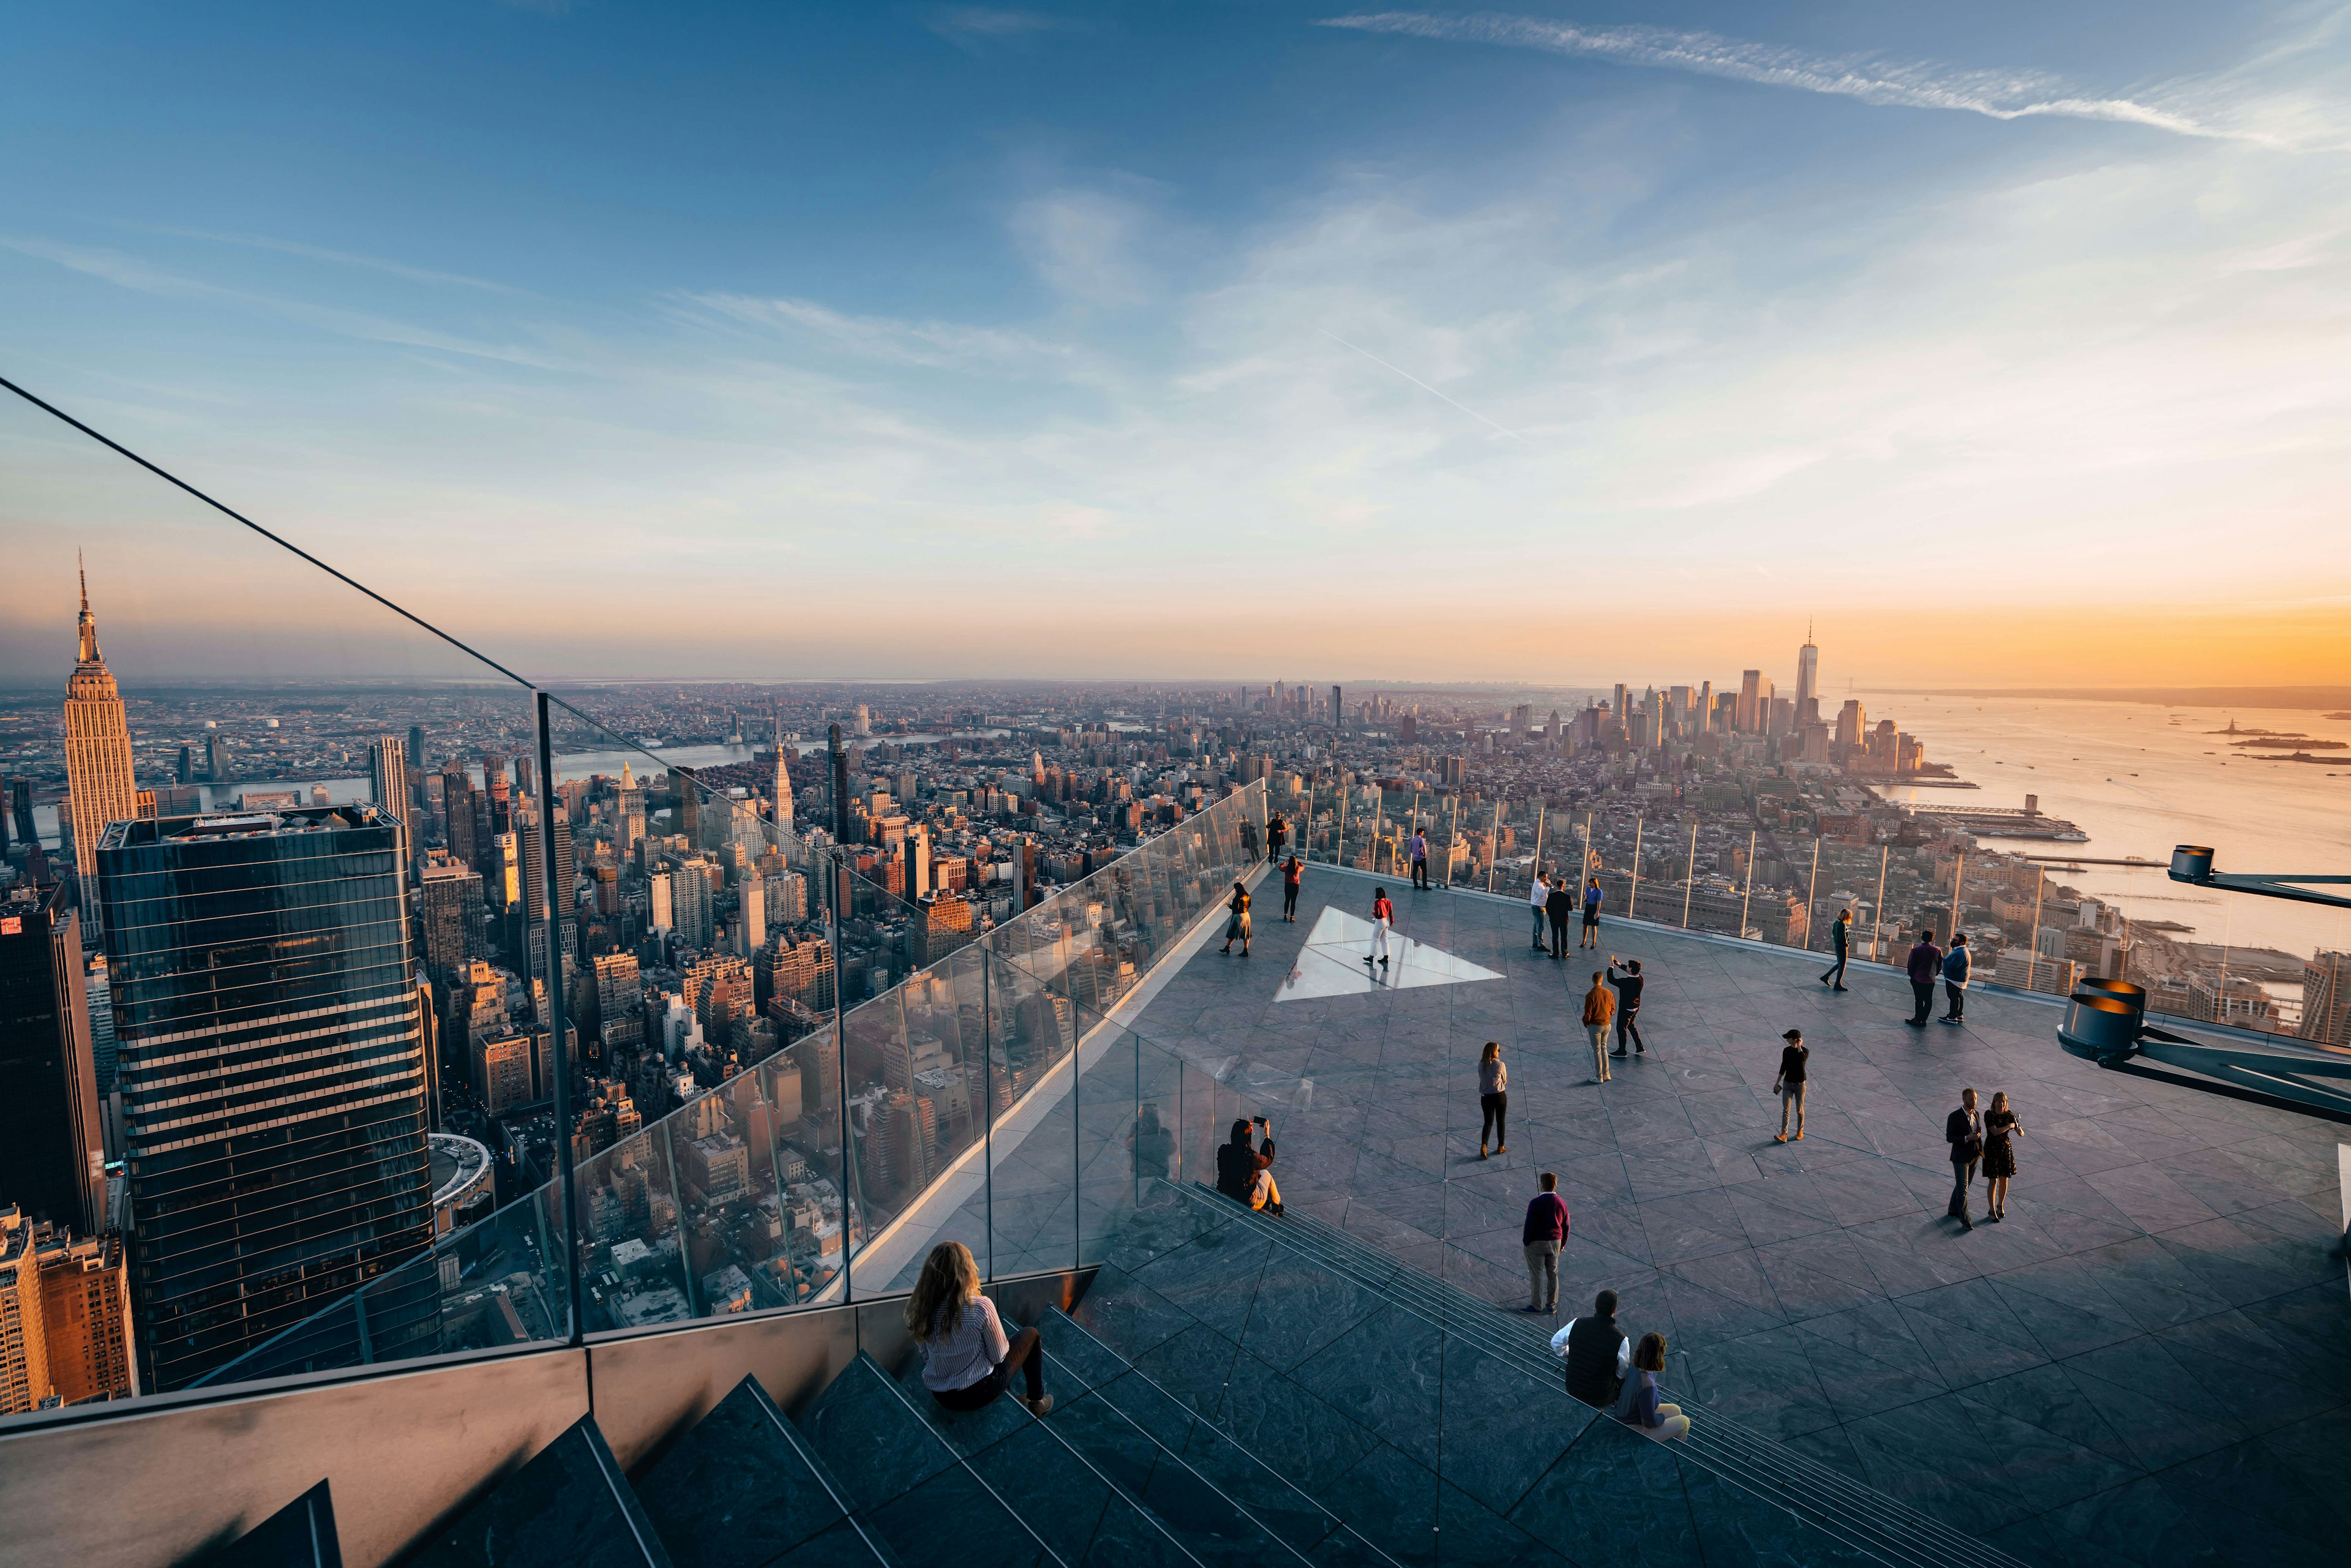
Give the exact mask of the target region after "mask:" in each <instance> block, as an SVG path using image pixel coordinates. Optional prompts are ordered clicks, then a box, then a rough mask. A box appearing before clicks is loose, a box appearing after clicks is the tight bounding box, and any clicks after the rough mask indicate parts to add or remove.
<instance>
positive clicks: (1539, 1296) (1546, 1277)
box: [1519, 1171, 1567, 1317]
mask: <svg viewBox="0 0 2351 1568" xmlns="http://www.w3.org/2000/svg"><path fill="white" fill-rule="evenodd" d="M1519 1239H1520V1242H1522V1243H1523V1244H1524V1245H1525V1247H1526V1249H1527V1284H1528V1286H1529V1288H1530V1289H1531V1290H1532V1291H1533V1292H1534V1300H1533V1301H1531V1302H1529V1303H1528V1305H1527V1311H1529V1312H1543V1313H1547V1314H1548V1315H1550V1316H1552V1317H1557V1316H1558V1315H1559V1249H1561V1248H1562V1247H1564V1246H1566V1245H1567V1199H1565V1198H1563V1197H1560V1196H1559V1177H1557V1176H1553V1175H1552V1173H1551V1172H1549V1171H1545V1172H1543V1174H1542V1191H1541V1192H1540V1193H1538V1194H1537V1195H1536V1196H1535V1198H1534V1200H1533V1201H1532V1202H1531V1203H1529V1204H1528V1205H1527V1222H1526V1224H1525V1226H1524V1227H1523V1228H1520V1232H1519Z"/></svg>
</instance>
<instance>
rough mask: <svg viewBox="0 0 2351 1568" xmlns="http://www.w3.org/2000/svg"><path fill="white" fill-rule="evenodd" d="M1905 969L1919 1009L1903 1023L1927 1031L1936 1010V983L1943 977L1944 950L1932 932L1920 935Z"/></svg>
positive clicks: (1923, 932)
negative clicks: (1937, 944) (1930, 1016)
mask: <svg viewBox="0 0 2351 1568" xmlns="http://www.w3.org/2000/svg"><path fill="white" fill-rule="evenodd" d="M1904 967H1905V968H1906V969H1907V970H1908V972H1909V975H1910V995H1911V997H1912V998H1913V999H1914V1000H1916V1001H1917V1004H1918V1007H1917V1011H1915V1012H1913V1013H1912V1014H1911V1015H1910V1016H1909V1017H1908V1018H1907V1019H1904V1020H1903V1021H1904V1022H1905V1023H1907V1024H1908V1025H1909V1026H1910V1027H1911V1028H1912V1029H1925V1028H1926V1027H1927V1017H1928V1014H1929V1013H1932V1012H1933V1011H1934V1010H1935V982H1936V981H1937V980H1939V979H1941V978H1942V977H1943V950H1942V949H1941V948H1940V947H1938V946H1935V934H1934V933H1933V932H1932V931H1921V932H1920V933H1918V945H1917V946H1915V947H1913V948H1911V949H1910V958H1909V962H1908V963H1907V964H1906V965H1905V966H1904Z"/></svg>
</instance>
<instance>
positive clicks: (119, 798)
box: [65, 559, 139, 919]
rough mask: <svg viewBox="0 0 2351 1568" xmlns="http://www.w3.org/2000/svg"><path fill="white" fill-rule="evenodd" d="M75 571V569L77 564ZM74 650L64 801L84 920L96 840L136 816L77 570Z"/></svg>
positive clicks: (110, 684)
mask: <svg viewBox="0 0 2351 1568" xmlns="http://www.w3.org/2000/svg"><path fill="white" fill-rule="evenodd" d="M75 564H76V566H77V567H79V566H80V563H79V560H78V559H77V560H76V563H75ZM80 575H81V616H80V619H79V622H78V632H79V647H78V650H77V654H78V656H77V659H76V662H75V664H74V671H73V674H72V675H70V676H69V677H68V679H67V681H66V712H65V719H66V798H67V800H69V801H70V802H71V803H72V805H73V852H74V870H75V871H76V872H77V873H79V875H80V877H81V895H82V910H83V917H84V918H85V919H90V918H93V917H94V916H95V915H97V913H98V840H99V834H101V833H103V832H105V831H106V825H107V824H108V823H109V822H120V821H129V820H131V818H134V817H136V816H138V815H139V785H138V781H137V779H135V778H134V777H133V776H132V773H131V727H130V725H129V724H128V723H126V722H125V720H124V718H123V713H122V694H121V693H120V692H119V691H117V690H116V689H115V685H114V674H113V672H112V671H110V670H109V669H108V668H107V667H106V658H105V655H103V654H101V653H99V651H98V617H96V616H95V615H92V614H91V613H90V610H89V571H88V570H87V569H83V570H81V572H80Z"/></svg>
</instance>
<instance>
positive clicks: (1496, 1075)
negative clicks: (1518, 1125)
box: [1478, 1040, 1510, 1160]
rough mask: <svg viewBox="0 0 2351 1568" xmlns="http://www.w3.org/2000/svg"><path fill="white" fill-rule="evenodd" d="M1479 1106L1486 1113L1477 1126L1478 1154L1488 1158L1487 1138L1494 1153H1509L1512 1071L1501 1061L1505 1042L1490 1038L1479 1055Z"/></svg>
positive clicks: (1480, 1157) (1481, 1157)
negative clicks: (1482, 1121) (1490, 1140)
mask: <svg viewBox="0 0 2351 1568" xmlns="http://www.w3.org/2000/svg"><path fill="white" fill-rule="evenodd" d="M1478 1109H1479V1112H1481V1113H1483V1114H1484V1116H1485V1122H1484V1124H1483V1125H1481V1126H1480V1127H1479V1129H1478V1157H1479V1159H1481V1160H1482V1159H1484V1158H1485V1157H1486V1140H1487V1139H1489V1138H1491V1139H1493V1140H1494V1145H1495V1147H1494V1152H1495V1153H1496V1154H1498V1155H1507V1154H1509V1153H1510V1068H1509V1067H1508V1066H1506V1065H1504V1063H1503V1061H1502V1042H1501V1041H1500V1040H1488V1041H1487V1042H1486V1049H1485V1051H1483V1052H1482V1053H1481V1054H1480V1055H1479V1058H1478Z"/></svg>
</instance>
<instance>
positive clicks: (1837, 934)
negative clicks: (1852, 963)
mask: <svg viewBox="0 0 2351 1568" xmlns="http://www.w3.org/2000/svg"><path fill="white" fill-rule="evenodd" d="M1829 939H1830V940H1831V941H1832V942H1834V943H1835V944H1836V962H1835V963H1834V964H1831V965H1830V966H1829V967H1827V968H1825V969H1823V970H1822V971H1821V984H1822V985H1823V986H1826V987H1828V988H1829V989H1831V990H1833V991H1842V990H1845V989H1847V987H1846V985H1845V983H1844V958H1845V949H1846V948H1847V947H1849V946H1851V945H1852V941H1853V911H1852V910H1850V909H1840V910H1838V911H1837V917H1836V924H1835V925H1832V926H1830V927H1829Z"/></svg>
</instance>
